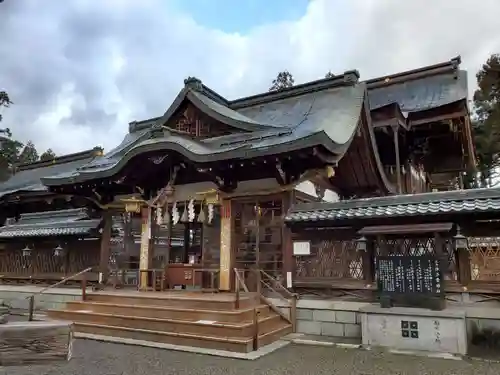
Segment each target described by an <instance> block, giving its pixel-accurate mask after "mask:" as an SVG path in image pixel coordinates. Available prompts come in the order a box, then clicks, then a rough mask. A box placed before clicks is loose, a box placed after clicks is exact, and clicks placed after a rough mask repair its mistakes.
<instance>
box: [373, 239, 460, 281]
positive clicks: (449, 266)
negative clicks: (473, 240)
mask: <svg viewBox="0 0 500 375" xmlns="http://www.w3.org/2000/svg"><path fill="white" fill-rule="evenodd" d="M441 244H442V249H443V253H444V255H446V260H447V262H446V264H445V265H444V275H443V276H444V279H445V280H457V279H458V268H457V261H456V254H455V251H454V247H453V242H452V240H451V239H447V238H442V242H441ZM374 247H375V254H376V255H396V256H397V255H400V256H424V255H437V253H436V239H435V238H434V237H406V238H391V237H383V238H379V239H378V240H376V241H375V242H374ZM375 267H376V264H375ZM375 278H376V272H375Z"/></svg>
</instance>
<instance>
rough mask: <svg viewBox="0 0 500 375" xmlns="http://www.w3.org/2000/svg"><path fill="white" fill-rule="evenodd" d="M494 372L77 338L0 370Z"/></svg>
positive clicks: (79, 373)
mask: <svg viewBox="0 0 500 375" xmlns="http://www.w3.org/2000/svg"><path fill="white" fill-rule="evenodd" d="M31 374H36V375H46V374H47V375H48V374H54V375H56V374H60V375H101V374H102V375H118V374H120V375H139V374H140V375H157V374H158V375H160V374H161V375H167V374H186V375H187V374H189V375H209V374H210V375H223V374H224V375H225V374H229V375H231V374H241V375H250V374H256V375H257V374H259V375H260V374H283V375H285V374H286V375H295V374H296V375H323V374H324V375H335V374H342V375H379V374H380V375H391V374H394V375H396V374H398V375H403V374H404V375H431V374H432V375H476V374H477V375H498V374H500V363H489V362H482V361H472V362H468V361H454V360H438V359H427V358H422V357H412V356H406V355H390V354H386V353H385V354H382V353H376V352H371V351H364V350H356V349H334V348H331V347H313V346H299V345H289V346H287V347H285V348H283V349H280V350H278V351H276V352H275V353H272V354H270V355H268V356H265V357H262V358H261V359H259V360H256V361H243V360H234V359H225V358H218V357H212V356H205V355H199V354H190V353H182V352H175V351H167V350H158V349H151V348H143V347H139V346H129V345H118V344H108V343H100V342H95V341H87V340H77V341H76V343H75V347H74V357H73V359H72V360H71V361H70V362H68V363H63V364H61V363H57V364H53V365H44V366H26V367H7V368H0V375H31Z"/></svg>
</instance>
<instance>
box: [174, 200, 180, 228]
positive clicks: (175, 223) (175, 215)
mask: <svg viewBox="0 0 500 375" xmlns="http://www.w3.org/2000/svg"><path fill="white" fill-rule="evenodd" d="M179 220H180V215H179V208H178V207H177V202H174V205H173V207H172V224H173V225H177V223H178V222H179Z"/></svg>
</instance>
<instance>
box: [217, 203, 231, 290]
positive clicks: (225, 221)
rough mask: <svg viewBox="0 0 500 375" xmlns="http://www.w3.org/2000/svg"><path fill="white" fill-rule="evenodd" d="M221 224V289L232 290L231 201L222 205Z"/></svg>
mask: <svg viewBox="0 0 500 375" xmlns="http://www.w3.org/2000/svg"><path fill="white" fill-rule="evenodd" d="M220 221H221V224H220V227H221V228H220V273H219V289H220V290H221V291H230V290H231V265H232V264H233V246H232V243H233V241H232V237H233V227H234V223H233V217H232V214H231V201H230V200H224V201H223V202H222V205H221V220H220Z"/></svg>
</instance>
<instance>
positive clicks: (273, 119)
mask: <svg viewBox="0 0 500 375" xmlns="http://www.w3.org/2000/svg"><path fill="white" fill-rule="evenodd" d="M358 78H359V75H358V73H357V72H347V73H345V74H344V75H340V76H337V77H334V78H329V79H322V80H319V81H315V82H311V83H308V84H305V85H298V86H295V87H293V88H290V89H288V90H283V91H282V92H277V93H268V94H264V95H260V96H256V97H253V98H251V100H249V101H247V103H242V102H241V101H235V102H233V104H231V102H228V101H226V100H225V99H223V98H222V97H220V96H217V95H215V94H214V92H213V91H211V90H210V89H208V88H206V87H205V86H203V85H202V84H201V82H200V81H198V80H196V79H188V80H186V86H185V87H184V89H183V90H181V92H180V93H179V95H178V96H177V98H176V99H175V100H174V102H173V103H172V105H171V106H170V107H169V109H168V110H167V111H166V112H165V115H164V116H162V117H161V118H158V119H155V124H154V125H153V126H151V124H148V126H149V128H146V129H144V128H143V127H142V126H141V125H139V124H137V123H136V124H134V125H133V126H131V133H130V134H128V135H127V136H126V137H125V139H124V140H123V141H122V143H121V144H120V145H119V146H118V147H116V148H115V149H113V150H112V151H110V152H109V153H108V154H106V155H105V156H103V157H101V158H99V159H96V160H94V161H93V162H91V163H89V164H87V165H84V166H82V167H80V168H78V169H76V170H74V171H72V172H69V173H65V174H61V175H57V176H50V177H46V178H44V179H43V181H44V183H45V184H47V185H58V184H71V183H75V182H80V181H85V180H90V179H93V178H100V177H109V176H112V175H113V174H115V173H117V172H118V171H119V170H120V169H121V168H122V167H123V166H124V165H125V164H126V163H127V162H128V161H129V160H130V159H132V158H133V157H134V156H137V155H139V154H142V153H144V152H149V151H157V150H172V151H176V152H178V153H180V154H182V155H184V156H186V157H187V158H189V159H191V160H194V161H197V162H211V161H218V160H229V159H233V158H252V157H257V156H264V155H272V154H278V153H283V152H288V151H293V150H298V149H303V148H307V147H314V146H323V147H325V148H326V149H327V150H329V151H330V152H331V153H332V154H333V155H335V156H336V157H337V159H340V158H341V157H342V156H343V155H344V153H345V152H346V150H347V148H348V147H349V144H350V142H351V140H352V137H353V136H354V134H355V132H356V129H357V127H358V124H359V122H360V115H361V111H362V109H363V103H364V99H365V95H366V85H365V84H364V83H358ZM185 100H188V101H189V102H191V103H192V104H193V105H194V106H195V107H196V108H197V109H198V110H200V111H201V112H203V113H204V114H206V115H208V116H210V117H211V118H213V119H216V120H217V121H219V122H221V123H224V124H226V125H229V126H231V127H233V128H237V129H240V130H243V132H239V133H236V134H230V135H225V136H220V137H214V138H208V139H203V140H200V139H193V138H190V137H187V136H185V135H183V134H179V133H178V132H176V131H174V130H168V129H166V128H162V125H164V124H166V123H167V121H168V120H169V119H170V118H171V116H172V115H173V114H174V113H175V112H176V111H177V109H178V108H179V107H180V105H181V104H182V103H183V102H184V101H185ZM161 129H163V132H160V133H161V135H160V136H158V133H159V130H161Z"/></svg>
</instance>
